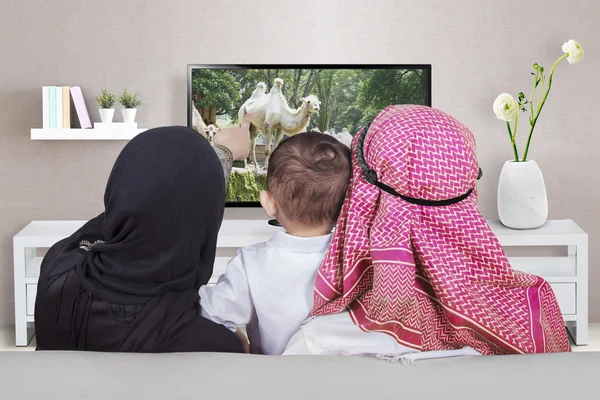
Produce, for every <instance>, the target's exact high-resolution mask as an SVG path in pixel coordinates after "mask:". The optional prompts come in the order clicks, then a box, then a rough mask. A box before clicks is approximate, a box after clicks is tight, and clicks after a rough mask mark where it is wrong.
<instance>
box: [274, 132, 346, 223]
mask: <svg viewBox="0 0 600 400" xmlns="http://www.w3.org/2000/svg"><path fill="white" fill-rule="evenodd" d="M350 165H351V162H350V150H349V149H348V148H347V147H346V146H345V145H344V144H342V143H340V142H339V141H338V140H337V139H335V138H333V137H331V136H329V135H327V134H323V133H316V132H304V133H299V134H297V135H294V136H292V137H290V138H288V139H285V140H283V141H281V142H280V143H279V145H278V146H277V148H276V149H275V150H274V151H273V154H272V155H271V158H270V160H269V169H268V172H267V188H268V190H269V192H270V193H271V195H272V196H273V198H274V199H275V200H276V201H277V204H278V206H279V208H280V209H281V210H282V212H283V213H284V214H285V216H286V217H287V218H289V219H291V220H293V221H298V222H300V223H302V224H305V225H317V224H322V223H325V222H330V223H335V221H336V220H337V218H338V215H339V213H340V209H341V207H342V203H343V202H344V197H345V195H346V190H347V189H348V182H349V180H350V169H351V168H350Z"/></svg>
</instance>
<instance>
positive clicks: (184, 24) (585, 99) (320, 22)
mask: <svg viewBox="0 0 600 400" xmlns="http://www.w3.org/2000/svg"><path fill="white" fill-rule="evenodd" d="M75 4H77V5H75ZM292 4H297V6H292ZM599 21H600V3H599V2H596V1H592V0H589V1H574V0H569V1H566V0H564V1H558V0H545V1H541V0H540V1H517V0H510V1H506V0H503V1H481V0H463V1H445V0H435V1H423V0H410V1H374V0H369V1H367V0H361V1H355V0H345V1H342V0H338V1H331V0H316V1H314V0H301V1H294V2H291V1H286V2H283V1H258V0H255V1H222V0H218V1H217V0H204V1H202V0H171V1H169V0H127V1H114V0H110V1H109V0H103V1H92V0H84V1H82V2H80V3H76V2H74V1H67V0H53V1H41V0H35V1H30V0H2V2H1V3H0V58H1V60H2V61H1V62H0V80H1V82H2V83H1V85H0V323H3V322H10V321H12V320H13V305H12V297H13V288H12V275H13V273H12V236H13V235H14V234H15V233H17V232H18V231H19V230H20V229H21V228H22V227H23V226H24V225H25V224H27V223H28V222H29V221H31V220H35V219H85V218H89V217H91V216H93V215H95V214H96V213H98V212H100V211H101V207H102V194H103V190H104V186H105V182H106V179H107V176H108V173H109V171H110V168H111V166H112V163H113V160H114V159H115V157H116V156H117V154H118V153H119V151H120V150H121V148H122V147H123V145H124V143H122V142H62V143H61V142H33V141H30V140H29V138H28V137H29V129H30V128H32V127H40V126H41V123H42V114H41V89H40V88H41V86H42V85H80V86H81V87H82V89H83V92H84V94H85V96H86V101H87V104H88V107H89V108H90V109H91V114H92V118H94V119H95V120H96V121H97V120H98V119H99V116H98V112H97V110H96V107H95V104H94V101H93V99H94V95H95V94H96V93H97V92H98V91H99V89H100V88H101V87H103V86H107V87H109V88H110V89H112V90H121V89H122V88H124V87H127V88H128V89H130V90H132V91H139V93H140V95H141V97H142V98H143V100H144V101H145V104H144V105H143V106H142V107H141V108H140V110H139V114H138V115H139V122H140V125H141V126H142V127H152V126H158V125H167V124H182V125H184V124H185V123H186V64H188V63H430V64H432V65H433V105H434V106H436V107H439V108H441V109H444V110H445V111H448V112H450V113H451V114H453V115H454V116H456V117H457V118H459V119H461V120H462V121H463V122H464V123H466V124H467V125H468V126H469V127H470V128H472V130H473V131H474V132H475V135H476V138H477V143H478V157H479V160H480V163H481V165H482V168H483V170H484V172H485V175H484V179H483V181H482V182H481V186H480V192H481V209H482V212H483V213H484V215H485V216H486V217H488V218H494V217H496V215H497V214H496V205H495V195H496V188H497V179H498V174H499V172H500V168H501V166H502V164H503V162H504V161H505V160H506V159H508V158H510V157H511V149H510V146H509V143H508V140H507V137H506V132H505V128H504V127H503V125H502V123H500V122H499V121H498V120H496V119H495V117H494V114H493V113H492V108H491V105H492V102H493V100H494V99H495V97H496V95H497V94H498V93H500V92H502V91H510V92H512V93H516V92H518V91H519V90H523V91H525V92H527V91H529V90H530V76H529V70H530V67H531V64H532V63H533V62H538V63H541V64H543V65H546V66H547V68H549V67H550V66H551V64H552V63H553V62H554V60H555V59H556V58H557V56H559V55H560V53H561V50H560V47H561V45H562V43H563V41H565V40H567V39H570V38H573V39H576V40H579V41H580V42H581V43H582V45H583V46H584V48H585V50H586V51H587V57H586V59H585V60H584V61H583V62H582V63H580V64H578V65H575V66H571V65H568V64H567V63H563V64H561V65H560V67H559V68H558V72H557V74H556V79H555V83H554V88H553V92H552V93H551V96H550V98H549V102H548V103H547V106H546V108H545V110H544V113H543V116H542V118H541V120H540V122H539V124H538V127H537V134H536V136H535V139H534V140H533V145H532V146H533V147H532V149H531V153H530V155H531V158H533V159H535V160H536V161H537V162H538V163H539V164H540V166H541V168H542V169H543V171H544V173H545V177H546V180H547V187H548V193H549V199H550V218H572V219H574V220H575V221H576V222H577V223H579V224H580V225H581V226H582V227H583V229H585V230H586V231H588V232H589V234H590V246H591V247H590V277H591V284H590V312H591V319H592V321H596V322H600V271H599V270H598V269H597V268H596V265H597V263H598V262H600V249H599V247H598V244H599V243H598V241H599V240H600V236H599V234H600V216H598V208H597V197H598V196H599V195H600V182H599V179H600V178H598V170H599V169H600V150H599V149H598V148H599V146H600V135H599V132H598V123H597V119H596V118H595V117H596V114H597V112H598V111H597V106H596V104H595V100H596V99H597V95H598V89H600V87H599V86H600V85H599V84H598V78H597V75H595V74H594V73H596V72H597V71H598V70H599V61H600V48H599V47H598V43H600V28H598V26H599V25H598V24H599ZM227 215H228V217H232V216H244V217H247V216H253V217H262V213H261V212H260V210H253V211H251V210H228V213H227Z"/></svg>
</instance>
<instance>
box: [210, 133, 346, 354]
mask: <svg viewBox="0 0 600 400" xmlns="http://www.w3.org/2000/svg"><path fill="white" fill-rule="evenodd" d="M349 179H350V153H349V151H348V148H347V147H346V146H344V145H343V144H342V143H340V142H339V141H338V140H336V139H335V138H333V137H331V136H329V135H324V134H322V133H312V132H309V133H300V134H298V135H295V136H292V137H291V138H289V139H286V140H284V141H282V142H281V143H280V144H279V146H277V148H276V149H275V151H274V152H273V154H272V155H271V159H270V161H269V171H268V173H267V190H266V191H263V192H261V194H260V203H261V205H262V206H263V208H264V210H265V211H266V213H267V214H268V215H269V216H270V217H275V218H277V220H278V221H279V222H280V223H281V225H282V226H283V227H284V228H285V232H278V233H276V234H275V235H274V236H273V237H272V238H271V240H269V241H267V242H264V243H259V244H256V245H253V246H248V247H245V248H243V249H241V250H239V251H238V253H237V255H236V256H235V258H233V259H232V260H231V261H230V262H229V265H228V266H227V271H226V273H225V274H224V275H222V276H221V277H220V278H219V281H218V282H217V284H216V285H215V286H213V287H208V286H203V287H201V288H200V291H199V294H200V307H201V315H202V316H204V317H206V318H208V319H210V320H212V321H214V322H217V323H220V324H223V325H225V326H226V327H228V328H229V329H230V330H232V331H234V332H236V331H237V326H238V325H247V331H248V336H249V339H250V347H251V352H252V353H262V354H277V355H278V354H281V353H283V351H284V350H285V346H286V345H287V343H288V341H289V340H290V338H291V337H292V336H293V335H294V334H295V333H296V332H297V331H298V330H299V329H300V325H301V324H302V322H304V320H305V319H306V318H307V317H308V315H309V313H310V310H311V308H312V304H313V295H314V283H315V277H316V274H317V270H318V268H319V266H320V264H321V261H322V260H323V257H324V256H325V251H326V250H327V247H328V246H329V242H330V240H331V231H332V229H333V227H334V225H335V221H336V219H337V217H338V214H339V212H340V208H341V206H342V202H343V200H344V196H345V194H346V190H347V188H348V181H349Z"/></svg>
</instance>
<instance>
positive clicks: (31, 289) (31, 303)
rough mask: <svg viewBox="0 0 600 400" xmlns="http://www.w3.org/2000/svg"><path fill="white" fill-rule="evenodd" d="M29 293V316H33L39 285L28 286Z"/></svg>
mask: <svg viewBox="0 0 600 400" xmlns="http://www.w3.org/2000/svg"><path fill="white" fill-rule="evenodd" d="M26 288H27V289H26V292H27V315H33V313H34V310H35V296H37V285H34V284H29V285H26Z"/></svg>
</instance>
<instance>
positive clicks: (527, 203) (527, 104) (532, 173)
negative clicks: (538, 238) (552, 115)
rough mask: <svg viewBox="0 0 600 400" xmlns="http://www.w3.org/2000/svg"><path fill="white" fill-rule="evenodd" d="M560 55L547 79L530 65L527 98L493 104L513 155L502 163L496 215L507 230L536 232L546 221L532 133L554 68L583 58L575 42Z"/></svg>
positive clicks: (509, 98)
mask: <svg viewBox="0 0 600 400" xmlns="http://www.w3.org/2000/svg"><path fill="white" fill-rule="evenodd" d="M562 51H563V55H562V56H561V57H560V58H558V60H556V62H555V63H554V65H553V66H552V69H551V70H550V74H548V75H547V74H546V71H545V69H544V67H543V66H541V65H539V64H537V63H536V64H533V72H532V73H531V75H532V76H533V89H532V91H531V95H530V96H529V98H527V97H526V96H525V94H524V93H523V92H521V93H519V94H518V95H517V98H516V99H515V98H514V97H513V96H511V95H510V94H508V93H502V94H500V95H499V96H498V97H497V98H496V101H494V105H493V110H494V113H495V114H496V117H497V118H498V119H500V120H502V121H505V123H506V129H507V131H508V137H509V139H510V143H511V145H512V152H513V159H512V160H509V161H506V162H505V163H504V166H503V168H502V172H501V173H500V179H499V181H498V214H499V217H500V221H501V222H502V224H503V225H505V226H507V227H509V228H513V229H534V228H539V227H541V226H543V225H544V224H545V223H546V219H547V218H548V199H547V195H546V185H545V183H544V177H543V175H542V171H541V170H540V168H539V166H538V164H537V163H536V162H535V161H533V160H530V159H529V158H528V156H529V148H530V145H531V139H532V137H533V132H534V130H535V127H536V124H537V122H538V120H539V117H540V114H541V112H542V109H543V108H544V105H545V104H546V101H547V100H548V95H549V94H550V89H551V87H552V80H553V78H554V71H555V70H556V67H557V66H558V64H559V63H560V62H561V61H562V60H565V59H566V60H567V61H568V62H569V64H576V63H578V62H579V61H581V60H582V59H583V56H584V52H583V49H582V48H581V45H580V44H579V43H578V42H576V41H575V40H569V41H568V42H566V43H564V44H563V47H562ZM520 113H522V114H524V115H526V116H527V120H528V122H529V124H528V129H529V134H528V135H527V141H526V144H525V151H524V152H523V156H522V157H521V156H520V154H519V146H518V144H517V129H518V127H519V115H520ZM521 125H523V124H521Z"/></svg>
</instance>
